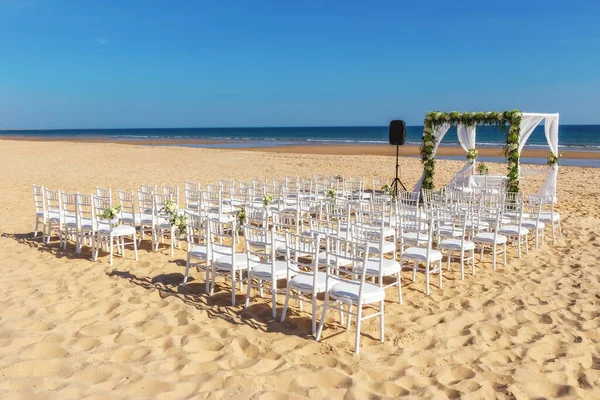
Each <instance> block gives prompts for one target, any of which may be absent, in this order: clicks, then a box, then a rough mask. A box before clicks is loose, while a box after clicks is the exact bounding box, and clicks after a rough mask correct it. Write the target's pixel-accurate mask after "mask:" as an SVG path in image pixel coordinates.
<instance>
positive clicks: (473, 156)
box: [467, 149, 479, 164]
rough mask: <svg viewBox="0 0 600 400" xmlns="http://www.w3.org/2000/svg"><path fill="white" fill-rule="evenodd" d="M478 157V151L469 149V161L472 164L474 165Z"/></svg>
mask: <svg viewBox="0 0 600 400" xmlns="http://www.w3.org/2000/svg"><path fill="white" fill-rule="evenodd" d="M477 156H479V151H477V149H469V152H468V153H467V160H469V161H471V164H473V163H474V162H475V160H476V159H477Z"/></svg>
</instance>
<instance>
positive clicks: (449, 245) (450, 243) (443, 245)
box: [437, 239, 475, 250]
mask: <svg viewBox="0 0 600 400" xmlns="http://www.w3.org/2000/svg"><path fill="white" fill-rule="evenodd" d="M437 247H438V249H443V250H460V249H461V247H462V248H463V249H464V250H474V249H475V243H473V242H471V241H470V240H465V241H464V242H463V241H462V240H460V239H444V240H442V241H441V242H440V243H439V244H438V246H437Z"/></svg>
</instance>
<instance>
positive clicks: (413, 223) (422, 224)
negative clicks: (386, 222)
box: [396, 206, 429, 252]
mask: <svg viewBox="0 0 600 400" xmlns="http://www.w3.org/2000/svg"><path fill="white" fill-rule="evenodd" d="M397 215H398V217H397V218H398V226H397V228H396V230H397V232H398V242H399V248H400V251H401V252H402V251H404V249H406V248H408V247H422V246H427V243H428V241H429V222H428V220H427V219H426V218H424V215H423V214H422V213H421V210H420V209H419V208H418V207H410V206H404V207H400V208H399V209H398V213H397Z"/></svg>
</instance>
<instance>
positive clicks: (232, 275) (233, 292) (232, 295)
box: [231, 269, 237, 306]
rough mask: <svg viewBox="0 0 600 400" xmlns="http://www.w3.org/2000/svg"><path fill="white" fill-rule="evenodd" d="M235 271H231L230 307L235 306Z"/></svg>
mask: <svg viewBox="0 0 600 400" xmlns="http://www.w3.org/2000/svg"><path fill="white" fill-rule="evenodd" d="M236 272H237V271H236V270H235V269H234V270H233V271H231V305H232V306H235V283H236V282H235V275H236Z"/></svg>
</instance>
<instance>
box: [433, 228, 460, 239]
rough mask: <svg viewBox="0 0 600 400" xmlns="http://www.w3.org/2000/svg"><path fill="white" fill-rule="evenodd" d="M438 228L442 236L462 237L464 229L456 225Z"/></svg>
mask: <svg viewBox="0 0 600 400" xmlns="http://www.w3.org/2000/svg"><path fill="white" fill-rule="evenodd" d="M438 230H439V232H440V235H441V236H452V237H460V236H462V235H463V230H462V229H461V228H457V227H455V226H440V227H439V228H438Z"/></svg>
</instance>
